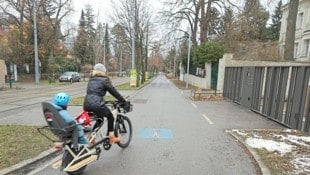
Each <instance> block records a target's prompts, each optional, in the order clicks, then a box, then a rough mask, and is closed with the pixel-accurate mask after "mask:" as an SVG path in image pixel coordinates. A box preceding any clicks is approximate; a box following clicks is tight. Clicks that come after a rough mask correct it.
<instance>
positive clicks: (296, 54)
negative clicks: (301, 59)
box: [294, 43, 298, 58]
mask: <svg viewBox="0 0 310 175" xmlns="http://www.w3.org/2000/svg"><path fill="white" fill-rule="evenodd" d="M297 56H298V43H295V44H294V58H297Z"/></svg>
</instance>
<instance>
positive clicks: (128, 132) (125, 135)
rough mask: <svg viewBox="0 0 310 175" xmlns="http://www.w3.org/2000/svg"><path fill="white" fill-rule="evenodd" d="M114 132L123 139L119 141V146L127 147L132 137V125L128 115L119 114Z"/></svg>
mask: <svg viewBox="0 0 310 175" xmlns="http://www.w3.org/2000/svg"><path fill="white" fill-rule="evenodd" d="M114 134H115V136H116V137H120V139H121V141H120V142H118V143H117V144H118V146H119V147H121V148H126V147H127V146H128V145H129V144H130V141H131V138H132V126H131V121H130V119H129V118H128V117H126V116H123V115H118V116H117V120H116V123H115V128H114Z"/></svg>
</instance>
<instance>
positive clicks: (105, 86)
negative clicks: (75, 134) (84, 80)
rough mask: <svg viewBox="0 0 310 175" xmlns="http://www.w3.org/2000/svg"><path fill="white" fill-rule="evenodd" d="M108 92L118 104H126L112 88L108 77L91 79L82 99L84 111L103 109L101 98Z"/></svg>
mask: <svg viewBox="0 0 310 175" xmlns="http://www.w3.org/2000/svg"><path fill="white" fill-rule="evenodd" d="M107 92H109V93H110V94H111V95H112V96H113V97H115V98H116V99H117V100H119V101H120V102H122V103H124V102H126V101H125V99H124V98H123V97H122V96H121V95H120V93H119V92H118V91H117V90H116V89H115V88H114V86H113V85H112V83H111V81H110V79H109V78H108V77H99V76H98V77H97V76H96V77H92V78H90V79H89V81H88V84H87V92H86V96H85V98H84V104H83V107H84V110H89V111H92V110H94V111H96V110H98V109H99V108H104V107H105V101H104V99H103V97H104V96H105V94H106V93H107Z"/></svg>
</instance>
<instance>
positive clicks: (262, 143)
mask: <svg viewBox="0 0 310 175" xmlns="http://www.w3.org/2000/svg"><path fill="white" fill-rule="evenodd" d="M245 143H246V144H247V145H249V146H251V147H252V148H258V149H260V148H265V149H266V150H267V151H269V152H274V151H277V152H279V153H280V154H281V155H284V154H285V153H288V152H291V151H292V148H293V146H292V145H288V144H286V143H283V142H276V141H273V140H265V139H260V138H259V139H257V138H247V139H246V140H245Z"/></svg>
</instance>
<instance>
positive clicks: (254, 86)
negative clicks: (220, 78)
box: [223, 66, 310, 132]
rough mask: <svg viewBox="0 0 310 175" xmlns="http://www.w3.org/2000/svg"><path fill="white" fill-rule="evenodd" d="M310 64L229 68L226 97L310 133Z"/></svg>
mask: <svg viewBox="0 0 310 175" xmlns="http://www.w3.org/2000/svg"><path fill="white" fill-rule="evenodd" d="M309 81H310V67H309V66H291V67H288V66H283V67H226V68H225V78H224V89H223V95H224V97H226V98H228V99H231V100H232V101H234V102H236V103H238V104H240V105H242V106H245V107H248V108H250V109H251V110H253V111H255V112H257V113H259V114H261V115H263V116H265V117H268V118H270V119H272V120H275V121H277V122H279V123H281V124H283V125H285V126H287V127H290V128H292V129H298V130H302V131H306V132H310V107H309V106H310V86H309V85H310V82H309Z"/></svg>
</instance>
